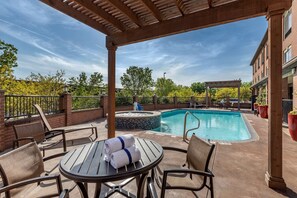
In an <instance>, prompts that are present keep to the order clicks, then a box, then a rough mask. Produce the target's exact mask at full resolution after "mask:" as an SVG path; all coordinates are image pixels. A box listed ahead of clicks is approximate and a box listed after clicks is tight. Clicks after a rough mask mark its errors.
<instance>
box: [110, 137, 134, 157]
mask: <svg viewBox="0 0 297 198" xmlns="http://www.w3.org/2000/svg"><path fill="white" fill-rule="evenodd" d="M134 143H135V139H134V137H133V135H132V134H126V135H121V136H118V137H115V138H111V139H107V140H105V142H104V153H105V154H109V155H110V154H112V153H113V152H116V151H119V150H121V149H123V148H128V147H131V146H132V145H133V144H134Z"/></svg>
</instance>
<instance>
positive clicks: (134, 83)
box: [121, 66, 154, 95]
mask: <svg viewBox="0 0 297 198" xmlns="http://www.w3.org/2000/svg"><path fill="white" fill-rule="evenodd" d="M121 84H122V86H123V88H124V90H125V91H127V92H128V93H129V94H130V95H134V94H136V95H144V94H145V92H147V91H149V90H150V89H151V88H152V86H153V85H154V80H153V78H152V70H151V69H150V68H148V67H145V68H142V67H138V66H130V67H129V68H128V69H127V70H126V73H124V74H123V76H121Z"/></svg>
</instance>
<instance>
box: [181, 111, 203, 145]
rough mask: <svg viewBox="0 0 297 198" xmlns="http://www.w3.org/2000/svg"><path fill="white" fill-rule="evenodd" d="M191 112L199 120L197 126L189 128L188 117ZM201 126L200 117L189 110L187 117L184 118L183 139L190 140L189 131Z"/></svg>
mask: <svg viewBox="0 0 297 198" xmlns="http://www.w3.org/2000/svg"><path fill="white" fill-rule="evenodd" d="M189 114H191V115H192V116H193V117H194V118H195V119H196V120H197V121H198V125H197V127H194V128H192V129H188V130H187V117H188V115H189ZM199 127H200V119H199V118H198V117H197V116H195V115H194V114H193V113H191V112H190V111H187V112H186V114H185V118H184V134H183V141H185V142H189V139H188V133H189V132H190V131H193V130H196V129H199Z"/></svg>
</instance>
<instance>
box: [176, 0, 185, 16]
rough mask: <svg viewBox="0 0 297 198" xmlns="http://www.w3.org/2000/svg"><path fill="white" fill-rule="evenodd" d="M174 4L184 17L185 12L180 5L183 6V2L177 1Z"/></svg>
mask: <svg viewBox="0 0 297 198" xmlns="http://www.w3.org/2000/svg"><path fill="white" fill-rule="evenodd" d="M174 2H175V5H176V7H177V9H178V10H179V12H180V13H181V15H182V16H184V15H185V11H184V10H183V8H182V6H180V5H182V4H183V2H182V0H175V1H174Z"/></svg>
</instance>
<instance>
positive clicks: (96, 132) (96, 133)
mask: <svg viewBox="0 0 297 198" xmlns="http://www.w3.org/2000/svg"><path fill="white" fill-rule="evenodd" d="M95 135H96V140H97V139H98V131H97V127H95Z"/></svg>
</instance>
